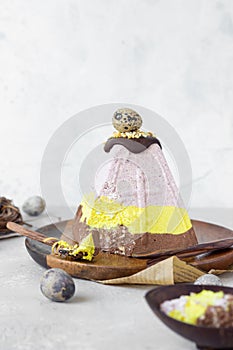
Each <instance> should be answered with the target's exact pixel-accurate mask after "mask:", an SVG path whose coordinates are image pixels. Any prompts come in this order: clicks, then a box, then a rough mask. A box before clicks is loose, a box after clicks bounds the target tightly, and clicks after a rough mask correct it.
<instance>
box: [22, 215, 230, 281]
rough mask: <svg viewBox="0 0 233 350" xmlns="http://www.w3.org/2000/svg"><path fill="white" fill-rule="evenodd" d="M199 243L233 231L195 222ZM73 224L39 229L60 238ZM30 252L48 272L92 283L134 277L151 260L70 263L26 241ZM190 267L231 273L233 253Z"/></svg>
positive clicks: (105, 257) (106, 257)
mask: <svg viewBox="0 0 233 350" xmlns="http://www.w3.org/2000/svg"><path fill="white" fill-rule="evenodd" d="M192 223H193V226H194V229H195V232H196V236H197V239H198V243H204V242H210V241H214V240H218V239H224V238H230V237H231V238H232V237H233V231H232V230H230V229H227V228H225V227H222V226H218V225H214V224H210V223H206V222H203V221H197V220H192ZM72 224H73V221H72V220H70V221H62V222H59V223H56V224H51V225H47V226H44V227H41V228H40V229H38V231H39V232H41V233H43V234H45V235H46V236H48V237H57V238H60V236H61V233H62V232H68V231H69V230H71V229H72ZM25 245H26V248H27V250H28V252H29V254H30V255H31V257H32V258H33V259H34V260H35V261H36V262H37V263H38V264H40V265H42V266H44V267H46V268H52V267H56V268H61V269H63V270H65V271H67V272H68V273H69V274H70V275H72V276H73V277H78V278H83V279H89V280H105V279H111V278H118V277H124V276H130V275H132V274H134V273H136V272H139V271H141V270H143V269H145V268H146V267H147V264H148V263H149V262H150V260H149V259H136V258H127V257H123V256H119V255H114V254H109V253H99V254H98V255H97V256H96V257H95V258H94V259H93V261H91V262H85V261H68V260H64V259H62V258H59V257H55V256H53V255H51V254H50V252H51V247H49V246H46V245H45V244H42V243H40V242H37V241H34V240H32V239H29V238H26V240H25ZM187 262H188V263H189V264H192V265H193V266H196V267H198V268H201V269H202V270H204V271H209V270H210V269H212V268H214V269H227V268H228V267H229V266H230V265H232V264H233V249H232V248H229V249H227V250H224V251H222V252H220V253H212V254H209V255H203V256H199V257H198V258H189V259H187Z"/></svg>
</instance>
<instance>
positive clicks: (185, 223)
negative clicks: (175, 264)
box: [80, 194, 192, 235]
mask: <svg viewBox="0 0 233 350" xmlns="http://www.w3.org/2000/svg"><path fill="white" fill-rule="evenodd" d="M81 205H82V216H81V219H80V220H81V222H84V221H85V222H86V224H87V225H89V226H90V227H93V228H103V229H111V228H114V227H116V226H118V225H123V226H125V227H127V229H128V230H129V232H130V233H133V234H138V233H144V232H149V233H159V234H164V233H169V234H174V235H179V234H182V233H184V232H186V231H188V230H189V229H190V228H191V227H192V224H191V221H190V219H189V215H188V213H187V211H186V209H184V208H177V207H174V206H155V205H150V206H147V207H145V208H139V207H136V206H132V205H131V206H124V205H123V204H120V203H117V202H116V201H113V200H111V199H109V198H108V197H104V196H101V197H99V198H97V199H95V198H94V196H93V195H92V194H91V195H89V196H86V197H85V198H84V199H83V201H82V202H81Z"/></svg>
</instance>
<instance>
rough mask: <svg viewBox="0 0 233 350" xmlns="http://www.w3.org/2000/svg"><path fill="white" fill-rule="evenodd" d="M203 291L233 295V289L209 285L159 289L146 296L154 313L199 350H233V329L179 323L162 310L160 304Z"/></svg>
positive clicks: (186, 285) (188, 285)
mask: <svg viewBox="0 0 233 350" xmlns="http://www.w3.org/2000/svg"><path fill="white" fill-rule="evenodd" d="M203 289H206V290H212V291H214V292H218V291H220V290H222V291H223V292H224V293H228V294H232V295H233V288H228V287H221V286H209V285H205V286H204V285H203V286H198V285H193V284H178V285H172V286H165V287H158V288H155V289H153V290H151V291H149V292H148V293H147V294H146V300H147V302H148V304H149V305H150V307H151V309H152V310H153V312H154V313H155V314H156V316H158V318H159V319H160V320H161V321H162V322H163V323H165V324H166V325H167V326H168V327H169V328H171V329H172V330H173V331H174V332H176V333H178V334H180V335H181V336H182V337H184V338H187V339H189V340H191V341H193V342H195V343H196V345H197V348H198V349H206V350H207V349H208V350H211V349H222V350H223V349H233V328H223V327H221V328H214V327H199V326H193V325H190V324H187V323H184V322H180V321H177V320H175V319H173V318H171V317H169V316H167V315H166V314H165V313H164V312H163V311H161V310H160V304H161V303H162V302H164V301H165V300H170V299H175V298H179V297H180V296H181V295H189V294H190V293H191V292H194V293H199V292H201V291H202V290H203Z"/></svg>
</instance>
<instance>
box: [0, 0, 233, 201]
mask: <svg viewBox="0 0 233 350" xmlns="http://www.w3.org/2000/svg"><path fill="white" fill-rule="evenodd" d="M232 71H233V1H232V0H219V1H217V0H161V1H159V0H157V1H156V0H127V1H126V0H125V1H123V0H92V1H91V0H41V1H39V0H20V1H19V0H10V1H9V0H0V118H1V119H0V140H1V144H0V145H1V147H0V160H1V162H0V194H1V195H5V196H7V197H10V198H13V199H14V201H15V203H16V204H18V205H20V204H21V203H22V202H23V201H24V200H25V198H27V197H28V196H30V195H32V194H37V193H39V192H40V181H39V171H40V162H41V158H42V155H43V151H44V149H45V147H46V145H47V143H48V141H49V139H50V137H51V135H52V134H53V132H54V131H55V130H56V129H57V127H59V126H60V125H61V124H62V123H63V122H64V121H65V120H66V119H68V118H69V117H70V116H72V115H74V114H75V113H77V112H79V111H80V110H83V109H85V108H89V107H91V106H94V105H98V104H103V103H109V102H125V103H132V104H139V105H143V106H145V107H148V108H150V109H153V110H154V111H156V112H157V113H159V114H160V115H162V116H163V117H164V118H166V119H167V121H168V122H169V123H170V124H172V125H173V126H174V127H175V129H176V130H177V131H178V133H179V134H180V137H181V138H182V140H183V141H184V143H185V144H186V147H187V150H188V152H189V155H190V158H191V162H192V168H193V196H192V203H191V205H192V206H193V207H211V206H212V207H226V208H231V207H233V200H232V198H233V185H232V181H233V180H232V179H233V72H232ZM155 132H156V126H155ZM158 136H159V135H158Z"/></svg>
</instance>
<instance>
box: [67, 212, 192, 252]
mask: <svg viewBox="0 0 233 350" xmlns="http://www.w3.org/2000/svg"><path fill="white" fill-rule="evenodd" d="M81 215H82V208H81V206H79V208H78V210H77V214H76V217H75V220H74V226H73V230H72V234H71V236H66V235H65V234H64V235H63V237H62V239H64V240H66V241H68V242H69V243H71V244H74V243H75V242H81V240H82V239H83V238H85V237H86V236H87V235H88V234H89V233H92V234H93V238H94V242H95V246H96V247H97V248H98V249H100V250H102V251H106V252H110V253H113V254H120V255H126V256H132V254H140V255H143V254H148V253H150V252H151V253H152V252H155V251H159V250H166V249H167V250H171V249H178V248H179V249H182V248H187V247H190V246H193V245H195V244H197V238H196V235H195V232H194V230H193V228H191V229H190V230H188V231H187V232H185V233H183V234H179V235H173V234H168V233H164V234H151V233H148V232H146V233H144V234H131V233H130V232H129V231H128V229H127V228H126V227H125V226H117V227H115V228H113V229H94V228H91V227H90V226H88V225H87V224H86V223H85V222H80V218H81Z"/></svg>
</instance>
